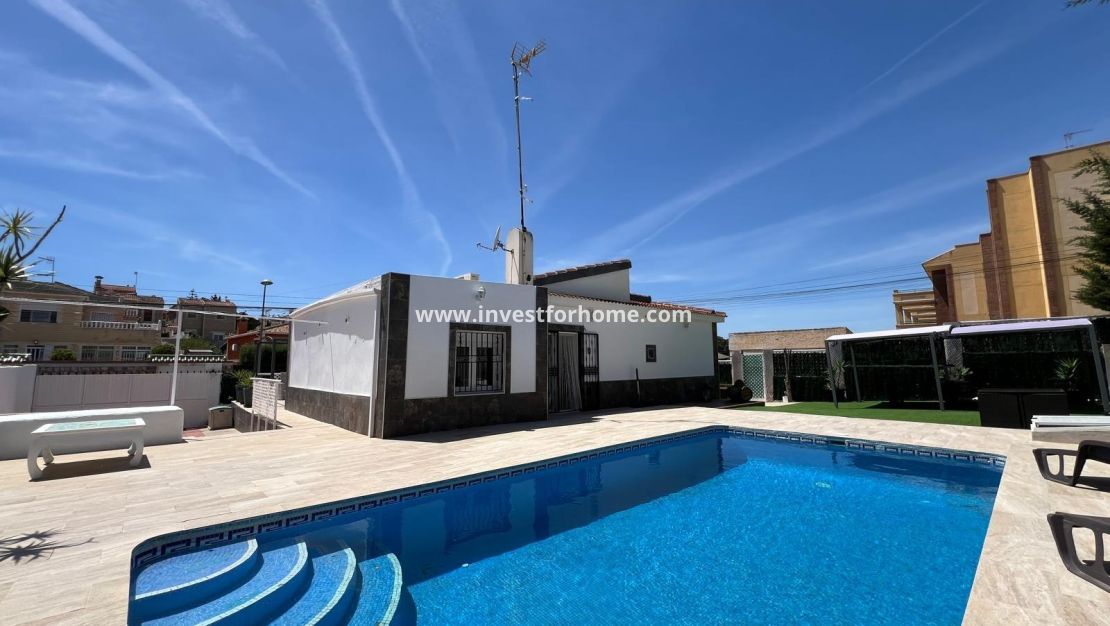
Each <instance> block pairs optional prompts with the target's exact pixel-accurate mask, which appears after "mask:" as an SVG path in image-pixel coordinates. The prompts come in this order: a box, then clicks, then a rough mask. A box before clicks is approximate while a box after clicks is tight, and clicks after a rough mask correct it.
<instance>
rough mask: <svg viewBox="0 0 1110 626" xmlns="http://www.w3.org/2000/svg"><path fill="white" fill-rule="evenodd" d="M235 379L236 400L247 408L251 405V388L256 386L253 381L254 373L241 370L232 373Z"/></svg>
mask: <svg viewBox="0 0 1110 626" xmlns="http://www.w3.org/2000/svg"><path fill="white" fill-rule="evenodd" d="M232 376H234V377H235V399H236V400H238V401H239V404H242V405H243V406H245V407H249V406H250V405H251V386H252V385H253V384H254V383H253V381H252V380H251V379H252V378H253V377H254V372H252V371H250V370H247V369H239V370H235V371H234V372H232Z"/></svg>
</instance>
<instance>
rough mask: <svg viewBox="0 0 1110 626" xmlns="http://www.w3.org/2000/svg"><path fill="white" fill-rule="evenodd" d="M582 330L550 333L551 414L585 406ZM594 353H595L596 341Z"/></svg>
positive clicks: (548, 373) (549, 388)
mask: <svg viewBox="0 0 1110 626" xmlns="http://www.w3.org/2000/svg"><path fill="white" fill-rule="evenodd" d="M581 337H582V334H581V333H574V332H550V333H548V334H547V410H548V412H549V413H559V412H562V411H578V410H580V409H581V408H582V389H583V370H584V368H583V362H582V354H583V351H582V346H581V345H580V343H581V341H582V339H581ZM593 345H594V350H593V353H594V354H595V355H596V345H597V344H596V341H595V342H594V344H593Z"/></svg>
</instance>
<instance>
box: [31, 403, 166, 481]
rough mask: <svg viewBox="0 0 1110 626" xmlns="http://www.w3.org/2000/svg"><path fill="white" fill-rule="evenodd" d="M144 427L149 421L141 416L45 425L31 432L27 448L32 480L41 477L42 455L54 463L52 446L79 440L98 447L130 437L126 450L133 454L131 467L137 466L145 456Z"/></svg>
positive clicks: (45, 461) (48, 462) (45, 460)
mask: <svg viewBox="0 0 1110 626" xmlns="http://www.w3.org/2000/svg"><path fill="white" fill-rule="evenodd" d="M144 427H146V422H144V421H143V420H142V418H141V417H132V418H127V419H109V420H96V421H91V422H58V423H53V424H44V425H42V426H39V427H38V428H36V429H35V430H34V432H32V433H31V445H30V447H29V448H28V450H27V473H28V474H30V475H31V480H37V479H39V478H42V470H41V469H39V457H40V456H41V457H42V460H43V462H44V463H45V464H46V465H50V464H51V463H53V462H54V451H53V449H52V445H56V444H58V443H66V442H72V441H79V442H81V443H82V444H84V445H93V446H97V447H99V446H103V445H110V444H111V443H113V442H118V441H119V439H120V438H121V437H127V439H128V440H129V441H130V442H131V445H130V447H128V448H127V453H128V454H129V455H131V467H138V465H139V462H140V461H142V458H143V428H144Z"/></svg>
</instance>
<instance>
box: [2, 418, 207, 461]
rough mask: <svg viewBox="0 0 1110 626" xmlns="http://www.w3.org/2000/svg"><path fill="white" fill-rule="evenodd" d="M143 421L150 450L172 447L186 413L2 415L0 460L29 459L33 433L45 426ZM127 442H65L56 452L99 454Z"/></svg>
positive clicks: (144, 435) (177, 439)
mask: <svg viewBox="0 0 1110 626" xmlns="http://www.w3.org/2000/svg"><path fill="white" fill-rule="evenodd" d="M135 417H137V418H140V419H142V420H143V421H144V422H145V423H146V427H145V428H144V429H143V441H144V442H146V445H147V446H148V447H149V446H160V445H164V444H171V443H181V442H182V441H183V439H182V437H181V434H182V429H183V427H184V420H185V415H184V412H183V411H182V410H181V409H180V408H178V407H176V406H146V407H129V408H118V409H82V410H79V411H49V412H43V413H16V414H11V415H0V460H6V459H23V458H24V457H26V456H27V446H28V445H30V443H31V437H32V435H31V433H33V432H34V431H35V429H36V428H38V427H40V426H43V425H45V424H56V423H60V422H92V421H97V420H114V419H129V418H135ZM123 440H124V438H122V437H120V438H117V441H116V442H111V441H109V442H108V443H109V444H110V445H108V446H107V447H105V446H104V445H96V444H97V443H101V442H102V440H99V441H91V442H86V441H81V440H73V441H65V442H59V443H58V445H57V447H55V448H54V452H61V453H63V454H68V453H70V452H96V451H98V450H111V449H112V448H115V447H116V444H117V443H119V442H121V441H123Z"/></svg>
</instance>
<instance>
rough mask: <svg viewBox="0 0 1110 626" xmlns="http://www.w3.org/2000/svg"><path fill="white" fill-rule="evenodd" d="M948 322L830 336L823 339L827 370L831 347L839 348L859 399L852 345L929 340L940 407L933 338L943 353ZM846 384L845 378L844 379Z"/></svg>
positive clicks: (835, 402) (941, 398)
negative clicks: (848, 365) (848, 367)
mask: <svg viewBox="0 0 1110 626" xmlns="http://www.w3.org/2000/svg"><path fill="white" fill-rule="evenodd" d="M951 328H952V327H951V326H950V325H948V324H941V325H939V326H918V327H914V328H899V329H896V330H877V331H872V332H866V333H851V334H847V335H833V336H832V337H829V338H828V339H826V340H825V354H826V355H827V358H828V361H829V371H830V372H831V371H832V365H833V364H832V355H833V350H836V349H838V348H839V350H840V352H841V354H843V355H844V356H845V357H846V362H847V363H848V364H850V365H851V366H852V372H853V373H854V374H855V375H854V376H853V379H854V380H855V392H856V400H862V395H861V394H860V389H859V374H858V372H859V370H857V369H856V351H855V346H856V344H859V343H863V342H883V341H891V340H905V339H920V340H922V341H928V342H929V352H930V354H931V355H932V362H933V379H934V380H935V381H936V385H937V399H938V400H939V401H940V409H941V410H942V411H943V410H944V391H943V390H942V389H941V385H940V380H941V376H940V366H941V363H940V361H939V359H938V357H937V339H938V338H939V339H941V340H942V343H941V354H942V355H943V350H944V344H943V336H944V335H946V334H947V333H948V331H949V330H951ZM845 383H847V381H845ZM829 387H830V388H831V390H832V395H833V405H834V406H837V407H839V406H840V399H839V398H838V397H837V395H836V385H835V384H830V385H829Z"/></svg>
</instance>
